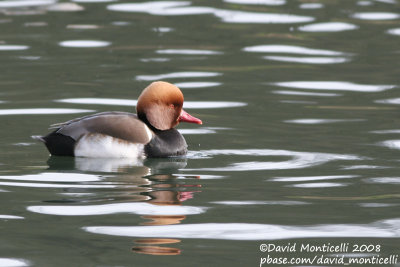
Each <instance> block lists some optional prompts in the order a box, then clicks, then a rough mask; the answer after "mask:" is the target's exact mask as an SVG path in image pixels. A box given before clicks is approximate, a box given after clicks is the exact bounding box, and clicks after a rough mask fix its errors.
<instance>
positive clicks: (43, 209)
mask: <svg viewBox="0 0 400 267" xmlns="http://www.w3.org/2000/svg"><path fill="white" fill-rule="evenodd" d="M27 209H28V210H29V211H31V212H36V213H41V214H49V215H61V216H90V215H105V214H116V213H131V214H139V215H190V214H201V213H204V212H206V210H207V209H208V208H206V207H194V206H174V205H166V206H160V205H153V204H149V203H143V202H137V203H135V202H133V203H132V202H130V203H116V204H103V205H87V206H83V205H82V206H30V207H28V208H27Z"/></svg>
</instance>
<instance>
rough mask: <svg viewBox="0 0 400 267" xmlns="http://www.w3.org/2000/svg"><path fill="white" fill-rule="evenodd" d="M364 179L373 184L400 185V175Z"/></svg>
mask: <svg viewBox="0 0 400 267" xmlns="http://www.w3.org/2000/svg"><path fill="white" fill-rule="evenodd" d="M364 181H365V182H368V183H372V184H393V185H400V177H377V178H368V179H364Z"/></svg>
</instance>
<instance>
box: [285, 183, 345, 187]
mask: <svg viewBox="0 0 400 267" xmlns="http://www.w3.org/2000/svg"><path fill="white" fill-rule="evenodd" d="M346 185H348V183H306V184H293V185H288V186H289V187H299V188H327V187H341V186H346Z"/></svg>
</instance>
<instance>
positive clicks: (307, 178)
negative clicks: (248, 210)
mask: <svg viewBox="0 0 400 267" xmlns="http://www.w3.org/2000/svg"><path fill="white" fill-rule="evenodd" d="M355 177H358V175H327V176H301V177H275V178H273V179H269V180H268V181H275V182H304V181H320V180H334V179H348V178H355Z"/></svg>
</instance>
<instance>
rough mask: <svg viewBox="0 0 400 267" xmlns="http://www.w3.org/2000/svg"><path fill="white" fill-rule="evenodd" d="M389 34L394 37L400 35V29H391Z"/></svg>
mask: <svg viewBox="0 0 400 267" xmlns="http://www.w3.org/2000/svg"><path fill="white" fill-rule="evenodd" d="M387 33H388V34H392V35H400V28H396V29H390V30H388V31H387Z"/></svg>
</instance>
